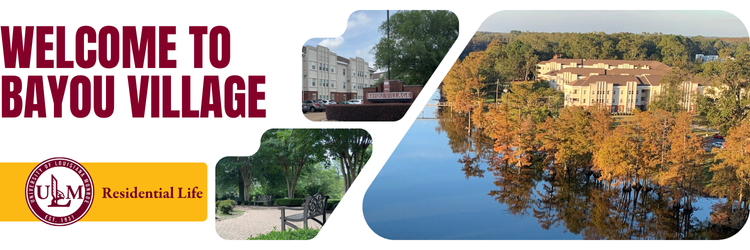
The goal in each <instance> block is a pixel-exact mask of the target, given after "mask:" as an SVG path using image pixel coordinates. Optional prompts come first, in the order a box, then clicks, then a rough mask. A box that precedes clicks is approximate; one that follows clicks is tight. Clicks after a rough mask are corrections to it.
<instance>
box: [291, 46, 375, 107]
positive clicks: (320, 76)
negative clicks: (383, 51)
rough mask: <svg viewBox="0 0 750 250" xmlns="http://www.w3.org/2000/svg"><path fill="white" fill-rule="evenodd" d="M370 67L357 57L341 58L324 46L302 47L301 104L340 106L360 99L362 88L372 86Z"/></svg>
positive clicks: (372, 71) (372, 70)
mask: <svg viewBox="0 0 750 250" xmlns="http://www.w3.org/2000/svg"><path fill="white" fill-rule="evenodd" d="M374 72H375V70H374V69H373V68H370V64H369V63H368V62H366V61H365V59H362V58H360V57H354V58H349V59H347V58H344V57H341V56H339V55H337V54H336V53H334V52H331V51H330V50H329V49H328V48H326V47H324V46H320V45H318V46H315V47H313V46H309V45H307V46H304V47H302V100H303V101H304V100H310V99H324V100H334V101H336V102H341V101H345V100H350V99H362V96H363V93H362V88H366V87H371V86H373V84H374V82H375V81H374V80H373V79H372V74H373V73H374Z"/></svg>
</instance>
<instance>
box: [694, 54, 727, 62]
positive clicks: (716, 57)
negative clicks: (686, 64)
mask: <svg viewBox="0 0 750 250" xmlns="http://www.w3.org/2000/svg"><path fill="white" fill-rule="evenodd" d="M695 60H696V61H699V60H700V61H701V63H707V62H713V61H716V60H719V62H721V59H719V55H704V54H695Z"/></svg>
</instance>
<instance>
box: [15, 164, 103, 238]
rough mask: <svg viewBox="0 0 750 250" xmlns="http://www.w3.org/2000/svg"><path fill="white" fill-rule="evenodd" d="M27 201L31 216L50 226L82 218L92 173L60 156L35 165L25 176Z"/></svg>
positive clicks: (91, 186)
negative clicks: (26, 176)
mask: <svg viewBox="0 0 750 250" xmlns="http://www.w3.org/2000/svg"><path fill="white" fill-rule="evenodd" d="M25 193H26V204H27V205H28V206H29V209H30V210H31V212H32V213H34V216H36V217H37V218H38V219H39V220H41V221H42V222H44V223H47V224H49V225H53V226H67V225H70V224H73V223H75V222H77V221H78V220H80V219H81V218H83V216H84V215H86V213H88V211H89V209H90V208H91V203H92V201H93V199H94V183H93V182H92V180H91V175H90V174H89V172H88V171H87V170H86V168H84V167H83V165H81V164H80V163H78V162H76V161H74V160H72V159H68V158H63V157H56V158H50V159H47V160H45V161H43V162H41V163H39V165H37V166H36V167H35V168H34V170H33V171H31V174H29V178H28V179H27V180H26V190H25Z"/></svg>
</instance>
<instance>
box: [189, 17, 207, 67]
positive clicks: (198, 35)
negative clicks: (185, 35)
mask: <svg viewBox="0 0 750 250" xmlns="http://www.w3.org/2000/svg"><path fill="white" fill-rule="evenodd" d="M207 32H208V29H207V28H206V26H190V34H191V35H193V68H196V69H199V68H203V35H205V34H206V33H207Z"/></svg>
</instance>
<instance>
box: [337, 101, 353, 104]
mask: <svg viewBox="0 0 750 250" xmlns="http://www.w3.org/2000/svg"><path fill="white" fill-rule="evenodd" d="M339 104H353V103H351V102H349V101H343V102H339Z"/></svg>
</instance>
